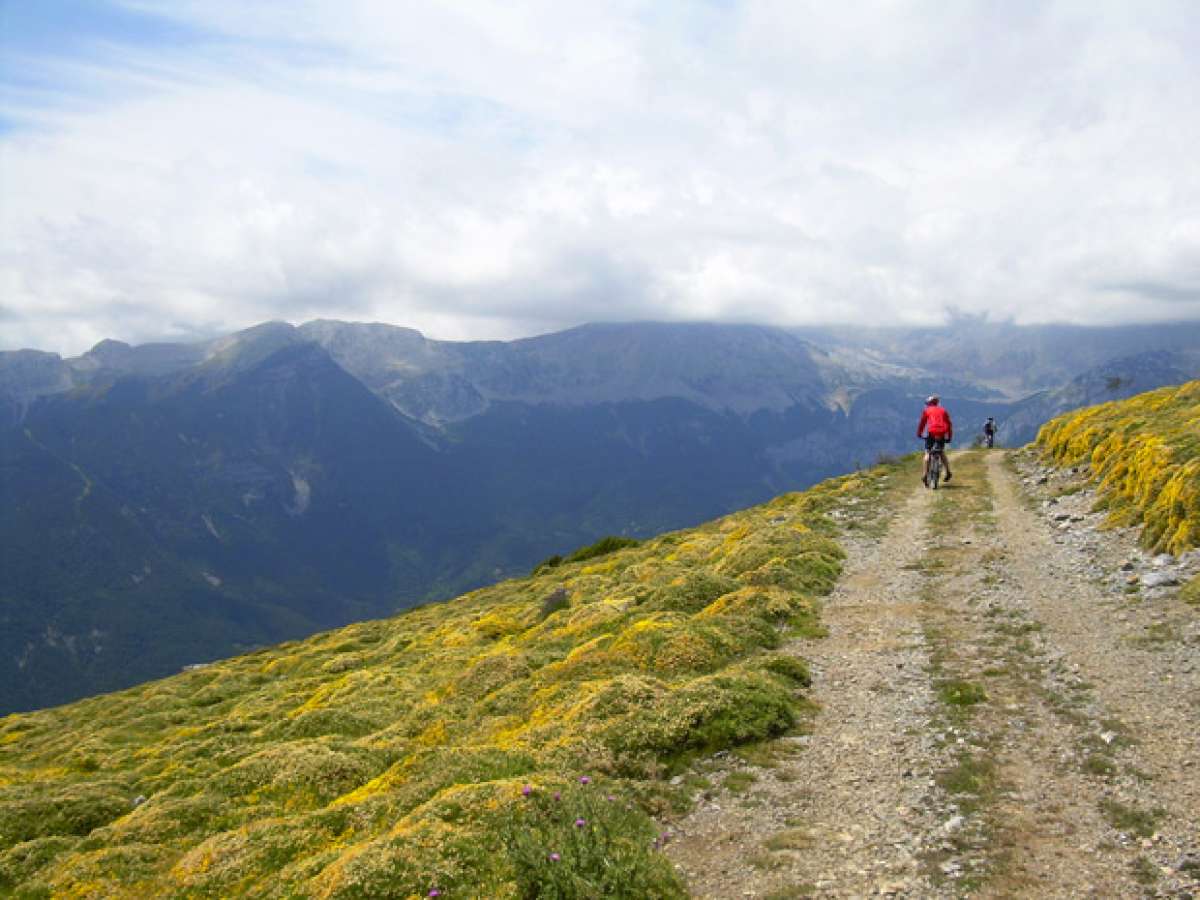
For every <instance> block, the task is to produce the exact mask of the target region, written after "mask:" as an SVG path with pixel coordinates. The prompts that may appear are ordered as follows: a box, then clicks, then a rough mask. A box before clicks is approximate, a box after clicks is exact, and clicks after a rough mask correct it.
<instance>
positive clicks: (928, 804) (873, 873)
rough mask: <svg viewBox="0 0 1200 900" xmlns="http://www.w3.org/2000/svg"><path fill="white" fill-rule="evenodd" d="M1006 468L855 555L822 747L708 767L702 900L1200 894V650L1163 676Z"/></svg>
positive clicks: (777, 745) (697, 854) (935, 501)
mask: <svg viewBox="0 0 1200 900" xmlns="http://www.w3.org/2000/svg"><path fill="white" fill-rule="evenodd" d="M1003 460H1004V454H1002V453H988V454H984V453H965V454H959V455H957V456H956V457H955V458H954V465H955V478H954V480H953V482H952V483H951V484H950V485H947V486H946V489H945V490H941V491H938V492H936V493H933V492H929V491H926V490H924V489H922V488H921V487H920V485H919V483H918V484H917V485H916V486H915V487H914V488H913V490H912V492H911V493H910V494H908V495H907V496H906V497H904V498H903V499H902V500H901V501H900V503H899V505H898V510H897V513H896V515H895V516H894V517H893V518H892V521H891V523H890V526H889V527H888V529H887V532H886V534H885V535H884V536H883V537H882V539H880V540H876V541H871V540H868V539H864V538H862V537H854V536H852V535H848V536H846V537H844V538H843V541H844V543H846V544H847V547H848V551H849V554H850V555H849V560H848V566H847V571H846V572H845V574H844V575H843V578H842V580H841V582H840V584H839V587H838V588H837V590H836V591H835V592H834V593H833V594H832V595H831V596H830V597H829V598H828V600H827V603H826V608H825V613H824V623H825V624H826V626H827V627H828V630H829V635H828V637H826V638H824V639H817V640H797V641H794V642H793V643H792V644H791V645H790V646H789V649H790V650H791V651H792V652H795V653H796V654H798V655H800V656H803V657H804V658H805V659H807V660H809V662H810V664H811V666H812V670H813V674H814V684H813V689H812V696H813V699H815V700H816V701H817V702H818V703H819V704H820V712H819V713H818V714H817V715H816V717H815V719H814V721H813V723H812V728H811V734H808V735H800V736H791V737H785V738H782V739H780V740H779V741H777V742H774V744H773V745H771V746H769V747H765V748H759V749H758V750H757V751H756V753H754V754H750V755H748V756H747V755H743V758H739V757H735V756H726V757H723V758H721V759H716V760H712V761H709V762H708V764H707V765H706V766H701V767H700V769H701V770H702V773H701V774H702V777H703V779H705V780H704V781H698V782H697V783H698V784H700V785H701V786H703V785H705V784H708V783H714V784H713V786H712V787H711V788H708V789H707V790H704V792H703V794H704V796H702V797H701V799H700V800H699V802H698V804H697V806H696V808H695V810H694V811H693V812H692V813H691V814H689V815H688V816H687V817H686V818H685V819H684V820H683V821H681V822H680V823H679V826H678V832H679V839H678V840H677V842H676V843H675V844H674V845H673V846H672V849H671V855H672V859H673V861H674V862H675V863H676V864H677V865H678V866H679V867H680V869H681V870H682V871H683V873H684V874H685V876H686V877H687V880H688V884H689V887H690V888H691V890H692V891H693V893H694V894H695V895H696V896H698V897H712V898H726V897H765V898H774V900H784V898H789V897H808V896H818V897H863V896H871V895H877V896H878V895H883V896H904V897H951V896H980V897H1028V896H1037V897H1064V898H1065V897H1141V896H1171V897H1186V896H1192V895H1193V894H1196V895H1197V896H1200V837H1198V834H1197V823H1198V822H1200V746H1198V742H1200V738H1198V735H1200V694H1198V693H1197V689H1198V688H1200V684H1198V683H1197V670H1198V669H1200V667H1196V666H1192V665H1191V664H1190V660H1191V659H1194V658H1195V656H1196V646H1195V645H1190V646H1189V647H1182V648H1180V647H1176V648H1174V649H1175V650H1176V651H1177V652H1176V654H1175V656H1172V657H1171V658H1172V660H1175V661H1176V666H1175V668H1173V669H1171V671H1170V672H1169V673H1167V672H1164V671H1163V668H1164V667H1163V666H1162V665H1160V664H1158V662H1157V661H1158V660H1159V657H1158V656H1156V654H1157V653H1158V649H1157V648H1156V647H1154V646H1150V645H1147V644H1145V643H1144V642H1142V643H1139V642H1138V641H1136V640H1134V639H1132V638H1131V635H1132V636H1134V637H1136V636H1137V635H1140V634H1142V633H1144V631H1145V629H1146V627H1148V626H1147V625H1146V623H1144V622H1141V621H1139V618H1138V617H1139V616H1143V615H1144V616H1156V615H1158V616H1161V611H1158V612H1155V611H1153V610H1140V609H1134V610H1130V609H1126V608H1124V607H1122V608H1121V609H1119V610H1118V609H1116V608H1115V607H1114V604H1122V603H1124V604H1126V605H1127V604H1128V601H1127V600H1125V598H1123V597H1121V596H1117V597H1116V598H1114V596H1113V594H1112V593H1111V592H1105V591H1104V590H1103V588H1102V587H1101V586H1099V585H1097V584H1096V583H1094V582H1093V581H1092V580H1089V579H1088V578H1087V577H1086V576H1085V574H1083V569H1082V567H1081V565H1080V563H1079V560H1078V559H1076V558H1074V557H1073V556H1072V554H1074V553H1075V552H1076V551H1075V550H1074V549H1073V548H1071V547H1066V546H1063V545H1062V544H1061V542H1060V540H1059V539H1058V538H1057V537H1056V534H1057V532H1056V527H1055V525H1054V523H1051V522H1049V521H1047V520H1046V519H1045V518H1044V517H1043V516H1042V515H1040V514H1039V513H1037V512H1035V511H1034V508H1033V507H1032V506H1031V505H1030V504H1027V503H1024V502H1022V496H1021V490H1022V489H1021V487H1020V486H1019V485H1018V483H1017V480H1016V478H1015V477H1014V475H1013V474H1012V472H1011V471H1009V469H1008V468H1007V467H1006V466H1005V465H1004V464H1003ZM1105 564H1106V565H1116V563H1115V562H1114V561H1112V560H1108V561H1105ZM1193 615H1194V613H1193ZM1156 621H1157V620H1156ZM1152 624H1153V623H1152ZM1155 627H1157V626H1155ZM1155 633H1157V632H1155ZM1180 660H1182V662H1179V661H1180Z"/></svg>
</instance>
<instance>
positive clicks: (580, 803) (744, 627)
mask: <svg viewBox="0 0 1200 900" xmlns="http://www.w3.org/2000/svg"><path fill="white" fill-rule="evenodd" d="M894 471H895V470H894V469H893V468H889V467H884V468H880V469H876V470H872V471H870V472H867V473H863V474H861V475H858V476H854V477H848V478H844V479H839V480H835V481H831V482H826V483H824V484H822V485H821V486H819V487H817V488H814V489H813V490H810V491H808V492H805V493H802V494H790V495H786V496H782V497H779V498H778V499H776V500H774V501H772V502H770V503H768V504H767V505H765V506H761V507H757V508H753V509H750V510H747V511H745V512H741V513H737V514H734V515H731V516H729V517H727V518H724V519H721V520H719V521H715V522H712V523H710V524H707V525H704V526H701V527H699V528H696V529H692V530H689V531H682V532H675V533H671V534H666V535H663V536H660V537H657V538H654V539H652V540H649V541H647V542H645V543H643V544H641V545H638V546H633V547H624V548H620V549H616V550H611V549H610V548H611V546H613V545H612V544H602V545H599V546H597V547H594V548H591V549H590V550H585V551H583V552H581V553H579V554H576V555H575V558H574V559H570V558H569V559H568V560H567V561H565V562H561V563H559V564H557V565H555V564H554V563H555V561H550V562H549V563H548V564H546V565H543V566H541V567H539V569H538V572H537V573H536V574H535V575H533V576H531V577H529V578H526V579H518V580H514V581H508V582H503V583H500V584H498V585H495V586H494V587H490V588H485V589H483V590H479V591H476V592H474V593H471V594H468V595H466V596H463V597H460V598H458V599H456V600H453V601H450V602H447V603H444V604H439V605H432V606H426V607H422V608H419V609H416V610H412V611H410V612H408V613H406V614H404V615H401V616H398V617H396V618H393V619H388V620H382V621H373V622H367V623H363V624H359V625H352V626H350V627H347V628H343V629H341V630H338V631H333V632H329V633H326V634H321V635H318V636H316V637H313V638H310V639H308V640H305V641H302V642H298V643H292V644H284V645H281V646H278V647H273V648H271V649H267V650H261V651H258V652H255V653H252V654H249V655H246V656H242V657H238V658H235V659H231V660H228V661H225V662H219V663H214V664H212V665H209V666H205V667H202V668H197V669H195V670H193V671H189V672H186V673H184V674H181V675H178V676H175V677H172V678H169V679H166V680H163V681H158V682H153V683H150V684H146V685H142V686H140V687H137V688H134V689H131V690H127V691H124V692H122V693H118V694H112V695H108V696H101V697H96V698H93V699H90V700H86V701H82V702H79V703H75V704H73V705H70V706H65V707H61V708H57V709H51V710H46V711H42V712H37V713H31V714H21V715H12V716H9V717H7V718H6V719H3V720H0V891H17V892H18V893H19V894H20V895H21V896H49V895H51V894H53V895H55V896H77V897H139V896H149V895H152V896H168V895H170V896H177V895H185V896H212V897H225V896H231V895H252V896H257V897H284V896H286V897H295V896H321V897H366V896H371V897H384V896H386V897H409V896H432V895H433V894H431V891H434V890H437V891H440V892H441V895H442V896H448V897H452V896H474V897H480V896H489V897H502V896H516V895H517V893H518V892H519V893H520V895H521V896H532V893H531V891H532V890H534V887H532V886H536V885H542V886H543V889H545V890H547V891H550V893H549V894H548V895H550V896H577V895H581V894H586V895H591V894H589V893H588V892H589V891H590V892H592V893H595V894H597V895H599V894H603V895H605V896H631V897H632V896H676V895H679V894H680V892H681V890H682V888H681V887H680V885H679V882H678V880H677V877H676V876H675V874H674V873H673V870H672V869H671V868H670V867H669V866H668V865H667V864H666V863H665V862H664V861H663V859H662V857H661V856H660V855H659V854H658V853H657V852H656V848H657V841H654V836H655V834H656V831H655V827H656V826H655V825H654V823H653V821H652V820H651V818H650V816H651V815H652V814H660V813H663V812H665V811H667V810H668V809H669V808H670V807H672V806H673V805H677V804H679V803H681V802H684V799H685V798H684V796H683V794H682V793H681V791H680V790H677V789H675V788H673V787H672V786H671V785H670V784H669V783H666V782H664V781H662V780H660V778H661V776H663V775H665V774H669V773H671V772H674V771H677V770H678V769H679V767H681V766H682V765H684V764H685V763H686V762H687V760H688V759H690V758H691V757H693V756H694V755H696V754H708V753H712V752H714V751H718V750H721V749H724V748H729V747H732V746H735V745H739V744H743V743H746V742H749V741H757V740H762V739H766V738H769V737H771V736H775V735H778V734H781V733H784V732H787V731H788V730H789V729H792V728H794V727H795V726H796V725H797V723H798V722H799V721H801V720H802V719H803V718H805V717H806V716H807V715H808V712H807V711H808V709H809V704H808V702H807V701H806V700H805V696H804V688H805V686H806V685H807V684H808V680H809V675H808V672H807V669H806V668H805V666H804V663H803V661H802V660H800V659H798V658H796V657H795V656H793V655H791V654H790V653H782V654H781V653H779V652H776V650H777V648H778V647H779V645H780V643H781V641H782V640H783V638H784V637H785V636H786V635H787V634H788V633H789V632H793V633H808V634H811V633H814V632H815V631H816V630H817V629H819V612H818V611H819V604H818V602H817V600H816V599H815V598H816V597H817V596H819V595H821V594H824V593H826V592H827V591H828V590H829V589H830V588H831V587H832V585H833V583H834V581H835V579H836V577H837V574H838V572H839V570H840V567H841V560H842V558H843V552H842V550H841V549H840V547H839V546H838V543H837V542H836V541H835V536H836V534H837V532H838V530H839V526H837V525H836V524H835V522H841V523H843V526H847V527H848V526H852V525H853V523H854V522H855V521H856V520H857V519H859V518H861V517H862V516H863V515H868V514H871V513H873V512H878V509H876V504H873V503H870V502H867V501H870V500H872V499H874V498H876V497H878V496H879V495H880V492H881V491H883V490H884V489H885V486H886V485H887V484H888V483H889V480H890V479H891V478H892V476H893V475H894ZM619 543H620V542H616V544H618V545H619ZM605 551H610V552H605ZM589 781H590V783H586V782H589ZM526 786H528V788H529V789H530V795H529V796H528V797H525V796H522V789H523V788H524V787H526ZM553 792H560V793H561V800H556V799H551V795H552V793H553ZM553 796H554V797H557V796H558V794H553ZM601 797H603V798H605V799H603V800H601V799H600V798H601ZM627 804H628V806H627ZM577 820H578V821H577ZM652 841H653V845H652ZM550 853H555V854H559V857H558V858H557V859H554V860H551V858H550V857H549V855H548V854H550ZM598 854H603V856H600V855H598ZM604 860H608V862H604ZM612 860H619V861H620V864H619V866H618V868H617V869H616V870H614V869H613V868H612V866H613V862H612ZM572 879H576V880H575V881H572ZM580 879H583V880H580ZM589 884H590V885H591V887H587V885H589ZM552 885H557V887H556V888H554V890H559V891H565V892H566V893H557V894H556V893H553V890H552V889H551V887H548V886H552ZM572 885H574V887H572ZM630 885H640V887H638V888H637V889H633V888H631V887H630ZM572 891H575V893H572Z"/></svg>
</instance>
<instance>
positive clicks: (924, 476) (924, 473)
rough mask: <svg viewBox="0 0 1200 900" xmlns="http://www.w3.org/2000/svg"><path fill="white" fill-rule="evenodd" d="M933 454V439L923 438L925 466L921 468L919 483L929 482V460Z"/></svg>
mask: <svg viewBox="0 0 1200 900" xmlns="http://www.w3.org/2000/svg"><path fill="white" fill-rule="evenodd" d="M932 456H933V440H932V439H930V438H925V467H924V468H923V469H922V470H921V483H922V484H929V461H930V459H931V458H932Z"/></svg>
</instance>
